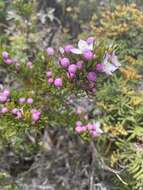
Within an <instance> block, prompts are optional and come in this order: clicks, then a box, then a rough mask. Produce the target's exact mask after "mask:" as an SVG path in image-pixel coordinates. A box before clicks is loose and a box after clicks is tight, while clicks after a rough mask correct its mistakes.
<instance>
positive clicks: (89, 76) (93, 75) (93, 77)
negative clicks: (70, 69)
mask: <svg viewBox="0 0 143 190" xmlns="http://www.w3.org/2000/svg"><path fill="white" fill-rule="evenodd" d="M87 79H88V80H89V81H92V82H95V81H96V73H95V72H93V71H91V72H89V73H88V74H87Z"/></svg>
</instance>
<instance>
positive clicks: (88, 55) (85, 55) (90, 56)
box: [83, 50, 94, 61]
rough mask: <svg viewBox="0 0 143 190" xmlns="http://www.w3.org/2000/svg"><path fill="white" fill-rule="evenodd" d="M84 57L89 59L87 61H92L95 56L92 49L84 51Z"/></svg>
mask: <svg viewBox="0 0 143 190" xmlns="http://www.w3.org/2000/svg"><path fill="white" fill-rule="evenodd" d="M83 57H84V58H85V59H86V60H87V61H91V60H92V59H93V58H94V55H93V53H92V51H90V50H86V51H84V52H83Z"/></svg>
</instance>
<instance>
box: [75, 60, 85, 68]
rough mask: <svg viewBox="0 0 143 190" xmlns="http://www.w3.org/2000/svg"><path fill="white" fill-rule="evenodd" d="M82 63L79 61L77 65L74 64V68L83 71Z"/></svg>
mask: <svg viewBox="0 0 143 190" xmlns="http://www.w3.org/2000/svg"><path fill="white" fill-rule="evenodd" d="M83 63H84V62H83V61H82V60H81V61H78V62H77V63H76V67H77V69H79V70H82V69H83Z"/></svg>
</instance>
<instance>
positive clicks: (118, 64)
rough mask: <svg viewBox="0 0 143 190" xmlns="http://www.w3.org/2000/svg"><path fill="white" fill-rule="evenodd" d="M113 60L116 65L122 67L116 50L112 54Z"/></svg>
mask: <svg viewBox="0 0 143 190" xmlns="http://www.w3.org/2000/svg"><path fill="white" fill-rule="evenodd" d="M111 62H112V63H113V64H114V65H115V66H116V67H120V66H121V63H120V62H119V60H118V58H117V56H116V55H115V52H113V54H112V56H111Z"/></svg>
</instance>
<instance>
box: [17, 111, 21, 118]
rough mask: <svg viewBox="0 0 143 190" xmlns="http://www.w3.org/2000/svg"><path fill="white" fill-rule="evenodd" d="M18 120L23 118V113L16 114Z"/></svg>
mask: <svg viewBox="0 0 143 190" xmlns="http://www.w3.org/2000/svg"><path fill="white" fill-rule="evenodd" d="M16 118H17V119H20V118H22V113H21V111H20V110H18V111H17V113H16Z"/></svg>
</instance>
